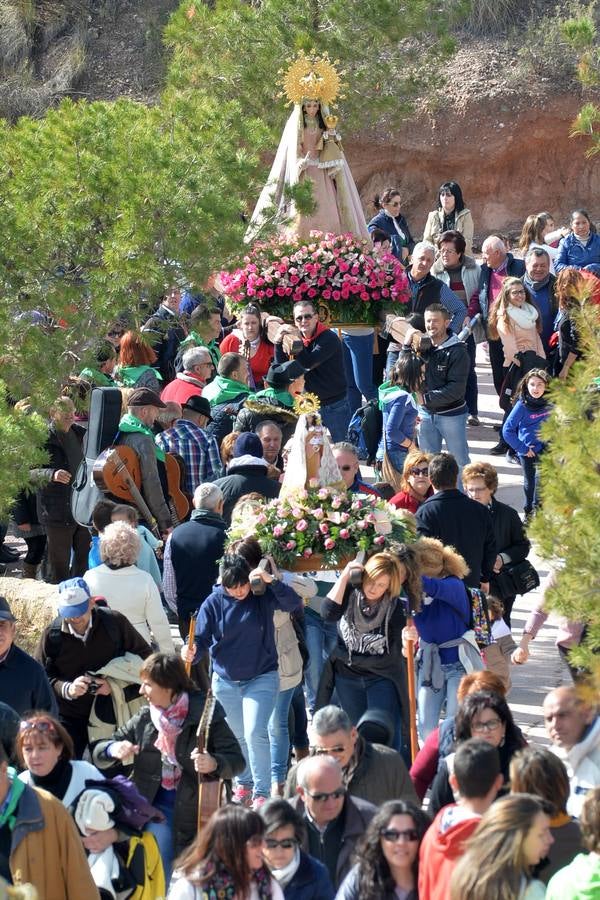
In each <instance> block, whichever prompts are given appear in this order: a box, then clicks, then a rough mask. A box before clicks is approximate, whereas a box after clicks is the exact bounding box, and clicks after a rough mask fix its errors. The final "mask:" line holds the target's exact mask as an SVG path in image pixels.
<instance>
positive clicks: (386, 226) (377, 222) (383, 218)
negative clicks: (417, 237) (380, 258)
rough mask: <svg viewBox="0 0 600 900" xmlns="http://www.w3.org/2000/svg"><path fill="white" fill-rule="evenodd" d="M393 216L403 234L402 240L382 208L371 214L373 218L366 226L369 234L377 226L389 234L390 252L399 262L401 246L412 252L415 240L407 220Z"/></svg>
mask: <svg viewBox="0 0 600 900" xmlns="http://www.w3.org/2000/svg"><path fill="white" fill-rule="evenodd" d="M395 218H396V222H397V223H398V227H399V228H400V230H401V231H402V233H403V234H404V236H405V240H402V238H401V237H400V235H399V234H398V231H397V230H396V226H395V225H394V220H393V219H392V217H391V216H388V214H387V213H386V211H385V210H383V209H382V210H380V212H378V213H377V215H376V216H373V218H372V219H371V221H370V222H369V224H368V225H367V228H368V229H369V234H371V232H372V231H374V230H375V229H376V228H379V230H380V231H385V233H386V234H389V236H390V241H391V245H392V253H393V254H394V256H396V257H397V258H398V259H399V260H400V262H402V248H403V247H408V252H409V253H412V250H413V247H414V246H415V242H414V240H413V236H412V234H411V233H410V229H409V227H408V222H407V221H406V219H405V218H404V216H396V217H395Z"/></svg>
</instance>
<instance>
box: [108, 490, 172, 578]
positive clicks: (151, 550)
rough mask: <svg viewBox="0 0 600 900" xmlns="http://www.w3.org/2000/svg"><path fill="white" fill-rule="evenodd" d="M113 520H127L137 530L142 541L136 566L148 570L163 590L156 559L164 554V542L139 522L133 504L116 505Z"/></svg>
mask: <svg viewBox="0 0 600 900" xmlns="http://www.w3.org/2000/svg"><path fill="white" fill-rule="evenodd" d="M111 521H112V522H126V523H127V524H128V525H131V527H132V528H134V529H135V530H136V531H137V533H138V534H139V536H140V538H141V539H142V542H141V546H140V555H139V556H138V558H137V561H136V566H137V567H138V569H143V570H144V572H148V574H149V575H151V576H152V578H153V579H154V582H155V584H156V587H157V588H158V589H159V591H162V577H161V574H160V568H159V566H158V562H157V561H156V557H157V555H158V556H162V545H163V542H162V541H159V540H158V539H157V538H155V537H154V535H153V534H152V532H151V531H149V530H148V529H147V528H146V526H145V525H140V524H139V518H138V514H137V510H135V509H134V508H133V506H127V505H126V504H125V503H121V504H118V505H117V506H115V507H114V508H113V511H112V519H111Z"/></svg>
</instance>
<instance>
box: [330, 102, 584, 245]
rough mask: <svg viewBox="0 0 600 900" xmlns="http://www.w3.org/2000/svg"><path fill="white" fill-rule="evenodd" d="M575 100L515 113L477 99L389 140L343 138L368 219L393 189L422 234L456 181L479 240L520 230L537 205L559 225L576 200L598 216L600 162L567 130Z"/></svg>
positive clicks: (413, 124) (527, 106)
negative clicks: (442, 190)
mask: <svg viewBox="0 0 600 900" xmlns="http://www.w3.org/2000/svg"><path fill="white" fill-rule="evenodd" d="M580 103H581V101H580V98H579V97H578V96H576V95H574V94H564V95H562V96H554V97H551V98H548V101H547V102H545V103H544V104H543V105H542V106H537V105H536V106H533V105H530V104H525V105H523V106H521V105H520V104H519V106H518V107H517V108H515V109H511V108H510V107H508V106H507V105H506V103H504V102H501V103H499V104H497V105H496V107H495V108H494V107H492V106H491V105H483V104H481V105H476V104H473V105H471V106H469V107H468V108H466V109H465V110H464V111H462V112H460V113H447V112H442V113H438V114H437V115H436V116H435V118H431V117H428V116H426V115H423V114H421V115H420V116H419V117H418V118H417V119H415V120H413V121H411V122H408V123H406V124H405V125H403V126H402V128H400V129H399V130H398V132H397V134H396V135H394V137H393V138H392V139H391V140H390V141H386V142H381V141H379V140H377V138H376V137H373V136H365V137H362V138H359V139H357V140H346V141H345V148H346V154H347V156H348V159H349V162H350V165H351V168H352V172H353V174H354V178H355V180H356V183H357V186H358V189H359V191H360V195H361V198H362V200H363V204H364V207H365V211H366V214H367V216H369V215H373V214H374V212H373V208H372V205H371V204H372V198H373V195H374V194H375V193H377V192H378V191H380V190H381V189H382V188H385V187H388V186H394V187H397V188H398V189H399V190H400V191H401V194H402V198H403V207H402V212H403V214H404V215H405V216H406V218H407V220H408V223H409V225H410V228H411V230H412V233H413V236H414V237H415V238H416V237H417V236H421V235H422V233H423V228H424V225H425V221H426V218H427V213H428V212H429V211H430V210H431V209H433V208H434V200H435V197H436V191H437V190H438V188H439V186H440V184H442V182H444V181H447V180H454V181H457V182H458V183H459V184H460V186H461V188H462V191H463V195H464V198H465V202H466V204H467V206H468V207H469V208H470V210H471V212H472V214H473V220H474V223H475V234H476V238H477V239H478V241H479V242H480V241H481V240H482V239H483V238H484V237H485V236H486V234H490V233H491V232H493V231H495V230H501V231H503V232H507V231H508V232H511V233H514V232H517V233H518V232H519V231H520V228H521V225H522V223H523V221H524V220H525V218H526V217H527V216H528V215H529V214H530V213H534V212H540V211H542V210H548V211H550V212H552V213H553V214H554V215H555V217H556V220H557V222H558V221H562V220H564V219H566V218H567V216H568V214H569V210H570V209H572V208H573V207H577V206H584V207H586V208H589V211H590V213H591V215H592V216H593V217H594V218H598V217H600V202H599V201H600V164H599V161H598V159H593V158H592V159H588V158H586V156H585V150H586V143H585V141H584V140H582V139H580V138H571V137H570V136H569V134H570V131H571V125H572V122H573V119H574V118H575V116H576V114H577V110H578V108H579V106H580Z"/></svg>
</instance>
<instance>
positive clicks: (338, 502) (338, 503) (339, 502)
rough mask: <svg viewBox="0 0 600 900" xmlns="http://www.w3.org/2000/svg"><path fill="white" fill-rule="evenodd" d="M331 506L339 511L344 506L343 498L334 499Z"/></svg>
mask: <svg viewBox="0 0 600 900" xmlns="http://www.w3.org/2000/svg"><path fill="white" fill-rule="evenodd" d="M331 505H332V507H333V508H334V509H339V508H340V506H341V505H342V498H341V497H334V498H333V500H332V501H331Z"/></svg>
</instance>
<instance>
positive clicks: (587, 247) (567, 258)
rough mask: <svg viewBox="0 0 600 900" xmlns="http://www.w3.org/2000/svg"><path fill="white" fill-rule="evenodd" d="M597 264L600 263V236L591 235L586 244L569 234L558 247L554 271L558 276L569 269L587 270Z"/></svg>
mask: <svg viewBox="0 0 600 900" xmlns="http://www.w3.org/2000/svg"><path fill="white" fill-rule="evenodd" d="M597 263H600V234H590V236H589V238H588V239H587V242H586V243H585V244H582V243H581V241H578V240H577V238H576V237H575V235H574V234H568V235H567V236H566V237H564V238H563V239H562V241H561V242H560V244H559V245H558V256H557V257H556V259H555V261H554V271H555V272H556V273H557V274H558V273H559V272H560V271H561V270H562V269H567V268H569V267H571V268H573V269H585V268H586V267H587V266H590V265H594V264H597Z"/></svg>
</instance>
